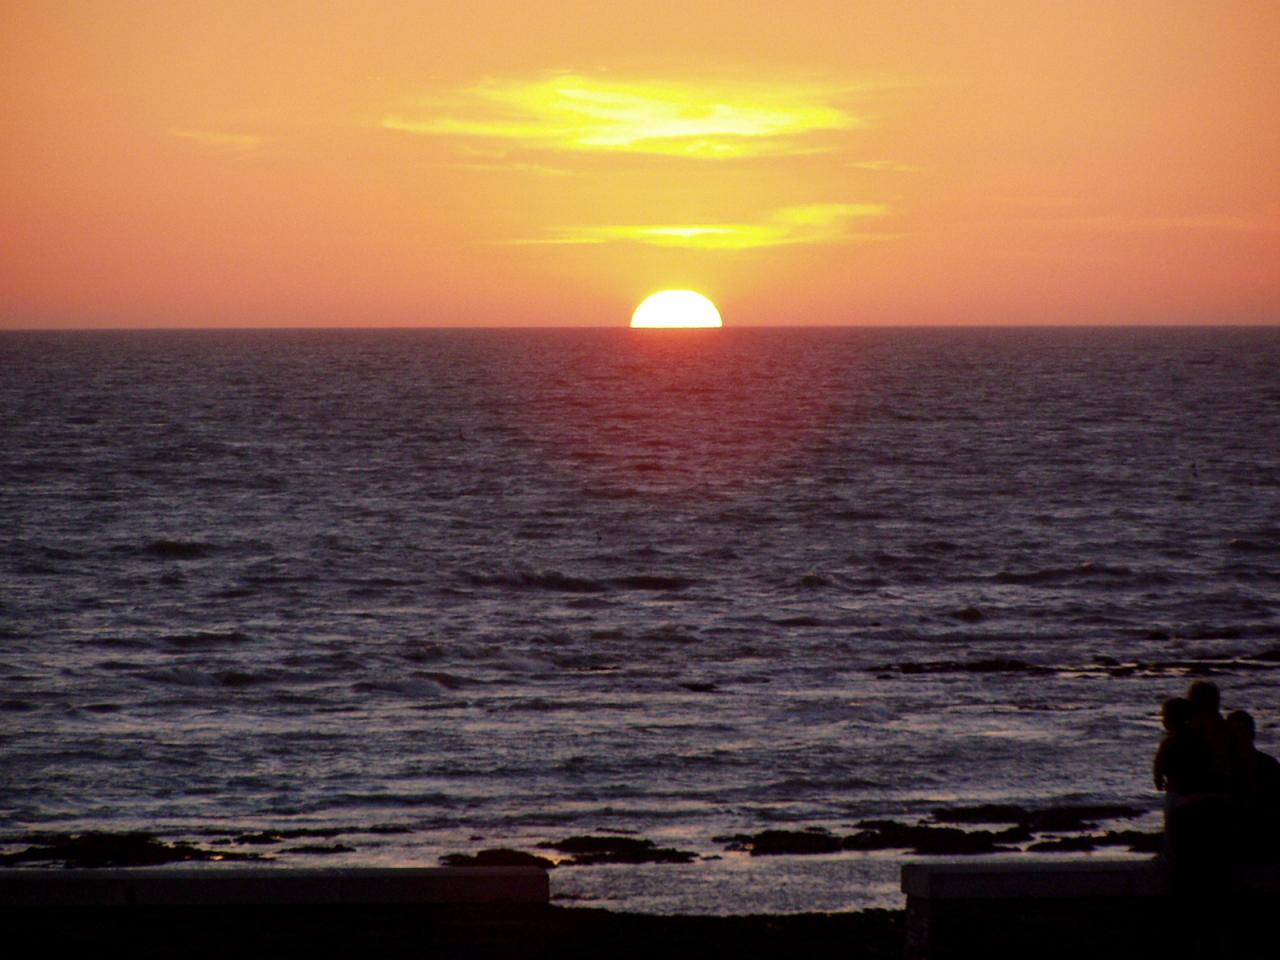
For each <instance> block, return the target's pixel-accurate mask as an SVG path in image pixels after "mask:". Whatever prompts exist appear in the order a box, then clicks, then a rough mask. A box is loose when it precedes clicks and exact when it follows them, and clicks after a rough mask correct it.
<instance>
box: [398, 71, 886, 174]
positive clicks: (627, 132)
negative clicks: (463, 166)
mask: <svg viewBox="0 0 1280 960" xmlns="http://www.w3.org/2000/svg"><path fill="white" fill-rule="evenodd" d="M836 92H837V91H835V90H833V89H829V88H820V87H814V86H801V85H786V84H768V85H765V84H759V85H750V84H748V85H736V86H732V87H730V86H714V85H697V84H683V83H656V82H654V83H649V82H631V83H622V82H613V81H605V80H598V79H594V78H592V77H584V76H580V75H578V74H570V73H566V74H557V75H553V76H551V77H549V78H547V79H544V80H540V81H536V82H532V83H514V82H499V81H496V80H488V81H485V82H484V83H481V84H480V85H479V86H476V87H473V88H471V89H469V90H465V91H462V92H460V93H458V94H456V95H454V96H453V97H450V98H448V99H445V100H443V101H438V102H435V103H427V104H424V107H425V108H426V109H425V111H424V112H425V114H426V115H425V116H421V117H408V116H402V115H392V116H388V117H386V118H385V119H384V120H383V121H382V126H383V127H385V128H387V129H390V130H403V131H408V132H410V133H419V134H427V135H433V136H452V137H469V138H480V139H489V140H497V141H507V142H510V143H512V144H514V145H516V146H520V147H525V148H532V149H543V150H566V151H584V152H605V151H617V152H630V153H645V154H661V155H667V156H681V157H696V158H699V159H708V158H709V159H717V158H733V157H746V156H758V155H762V154H780V153H799V152H811V150H812V147H803V146H801V145H799V144H797V143H796V140H797V139H798V138H802V137H805V136H807V135H811V134H814V133H820V132H823V131H832V130H844V129H848V128H851V127H856V126H859V125H860V123H861V121H860V120H859V119H858V118H856V117H853V116H851V115H850V114H848V113H846V112H845V111H843V110H841V109H840V108H838V107H836V106H834V105H832V103H831V102H830V101H831V100H832V99H833V98H834V96H835V95H836Z"/></svg>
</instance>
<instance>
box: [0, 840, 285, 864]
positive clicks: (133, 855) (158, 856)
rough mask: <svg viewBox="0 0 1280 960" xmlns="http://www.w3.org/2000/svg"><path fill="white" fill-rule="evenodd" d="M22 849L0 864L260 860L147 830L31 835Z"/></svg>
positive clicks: (251, 854)
mask: <svg viewBox="0 0 1280 960" xmlns="http://www.w3.org/2000/svg"><path fill="white" fill-rule="evenodd" d="M28 841H29V842H30V843H31V844H32V845H31V846H29V847H27V849H25V850H19V851H18V852H16V853H7V854H3V855H0V864H3V865H5V866H16V865H17V864H20V863H49V864H60V865H62V866H64V867H154V866H159V865H161V864H165V863H186V862H189V861H197V860H210V861H223V860H261V859H263V858H262V857H261V856H259V855H258V854H256V853H239V852H234V851H229V850H211V849H208V848H206V847H197V846H195V845H194V844H190V843H184V842H172V843H171V842H168V841H165V840H158V839H156V838H155V837H153V836H152V835H151V834H149V833H99V832H90V833H58V834H34V835H32V836H30V837H29V838H28Z"/></svg>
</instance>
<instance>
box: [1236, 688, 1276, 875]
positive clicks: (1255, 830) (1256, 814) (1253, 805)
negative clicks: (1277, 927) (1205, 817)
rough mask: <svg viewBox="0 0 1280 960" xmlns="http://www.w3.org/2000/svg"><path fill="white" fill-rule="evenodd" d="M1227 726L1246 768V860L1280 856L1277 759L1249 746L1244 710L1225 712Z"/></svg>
mask: <svg viewBox="0 0 1280 960" xmlns="http://www.w3.org/2000/svg"><path fill="white" fill-rule="evenodd" d="M1227 728H1228V729H1229V730H1230V731H1231V733H1232V735H1233V736H1234V737H1235V738H1236V748H1237V749H1238V750H1239V752H1240V756H1241V757H1242V759H1243V761H1244V764H1245V766H1246V768H1247V774H1248V776H1247V780H1246V791H1247V792H1246V793H1245V794H1244V795H1243V796H1242V797H1241V804H1240V805H1241V814H1242V815H1243V817H1244V827H1245V830H1246V831H1247V840H1248V849H1249V852H1250V854H1251V856H1250V859H1255V860H1263V861H1275V860H1277V859H1280V762H1277V761H1276V759H1275V757H1272V756H1270V755H1268V754H1265V753H1263V752H1262V751H1261V750H1259V749H1257V747H1255V746H1254V745H1253V738H1254V731H1255V728H1254V723H1253V717H1252V716H1251V715H1250V714H1249V713H1248V712H1246V711H1244V710H1233V711H1231V713H1229V714H1227Z"/></svg>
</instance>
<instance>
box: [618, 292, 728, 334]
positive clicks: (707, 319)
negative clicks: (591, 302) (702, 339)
mask: <svg viewBox="0 0 1280 960" xmlns="http://www.w3.org/2000/svg"><path fill="white" fill-rule="evenodd" d="M720 325H721V323H720V311H719V310H717V309H716V305H715V304H714V303H712V302H711V301H710V300H708V299H707V298H706V297H704V296H703V295H702V294H700V293H695V292H694V291H692V290H663V291H662V292H661V293H655V294H653V295H652V296H650V297H647V298H646V299H645V301H644V303H642V304H640V306H638V307H636V312H635V313H633V314H632V315H631V326H632V327H648V328H652V327H718V326H720Z"/></svg>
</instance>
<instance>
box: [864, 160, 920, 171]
mask: <svg viewBox="0 0 1280 960" xmlns="http://www.w3.org/2000/svg"><path fill="white" fill-rule="evenodd" d="M849 166H850V167H852V168H853V169H855V170H875V171H877V172H879V171H888V172H891V173H919V172H920V170H921V169H922V168H920V167H917V166H914V165H912V164H909V163H898V162H896V161H894V160H855V161H854V162H853V163H850V164H849Z"/></svg>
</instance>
